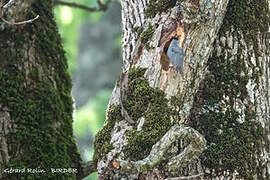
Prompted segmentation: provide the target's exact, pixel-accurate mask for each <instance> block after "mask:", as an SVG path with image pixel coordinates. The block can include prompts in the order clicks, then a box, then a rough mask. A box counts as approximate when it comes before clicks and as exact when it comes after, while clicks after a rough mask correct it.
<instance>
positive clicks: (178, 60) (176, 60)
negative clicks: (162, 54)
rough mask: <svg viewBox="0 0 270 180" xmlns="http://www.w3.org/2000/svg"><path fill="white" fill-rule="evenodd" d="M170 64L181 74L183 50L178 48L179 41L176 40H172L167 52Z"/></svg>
mask: <svg viewBox="0 0 270 180" xmlns="http://www.w3.org/2000/svg"><path fill="white" fill-rule="evenodd" d="M167 55H168V57H169V60H170V62H171V63H172V64H173V66H174V67H175V68H176V69H178V70H179V71H180V72H181V73H182V69H183V63H184V51H183V48H181V47H180V46H179V41H178V39H177V38H173V40H172V41H171V43H170V46H169V48H168V51H167Z"/></svg>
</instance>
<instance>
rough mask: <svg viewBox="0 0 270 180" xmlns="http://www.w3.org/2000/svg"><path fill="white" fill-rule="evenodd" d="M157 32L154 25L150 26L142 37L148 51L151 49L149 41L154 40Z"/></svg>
mask: <svg viewBox="0 0 270 180" xmlns="http://www.w3.org/2000/svg"><path fill="white" fill-rule="evenodd" d="M154 32H155V28H154V26H152V25H149V26H148V28H147V29H146V30H145V31H143V32H142V33H141V35H140V38H141V42H142V44H144V45H145V47H146V48H147V49H150V45H149V41H150V40H151V39H152V37H153V35H154Z"/></svg>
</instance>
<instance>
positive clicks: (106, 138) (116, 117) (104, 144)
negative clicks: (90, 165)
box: [93, 105, 122, 163]
mask: <svg viewBox="0 0 270 180" xmlns="http://www.w3.org/2000/svg"><path fill="white" fill-rule="evenodd" d="M121 119H122V116H121V107H120V106H114V105H112V106H110V108H109V110H108V118H107V120H106V123H105V125H104V127H103V128H102V129H101V130H100V131H99V132H98V133H97V135H96V137H95V142H94V158H93V159H94V162H95V163H97V161H98V160H99V159H101V158H102V156H105V155H106V154H107V153H108V152H110V150H112V149H113V146H112V144H111V143H110V141H111V131H112V129H113V127H114V125H115V123H116V122H117V121H121Z"/></svg>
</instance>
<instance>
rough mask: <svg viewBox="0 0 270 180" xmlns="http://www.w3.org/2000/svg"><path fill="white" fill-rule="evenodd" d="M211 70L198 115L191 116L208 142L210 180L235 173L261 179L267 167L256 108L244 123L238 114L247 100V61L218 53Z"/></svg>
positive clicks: (204, 158)
mask: <svg viewBox="0 0 270 180" xmlns="http://www.w3.org/2000/svg"><path fill="white" fill-rule="evenodd" d="M208 66H209V71H210V74H208V75H207V76H206V78H205V80H204V82H203V83H204V86H203V87H202V88H201V89H200V97H199V98H198V99H196V100H195V102H194V104H195V107H193V108H194V109H193V112H197V113H195V114H192V115H191V118H192V120H191V122H192V124H191V126H192V127H194V128H195V129H197V130H199V132H200V133H202V134H203V135H204V136H205V138H206V140H207V149H206V150H205V151H204V153H203V155H202V157H201V159H202V164H203V165H204V166H205V167H207V168H209V169H210V170H212V171H211V172H212V174H209V176H210V177H213V176H215V175H217V176H219V175H222V174H223V173H224V172H229V173H230V174H231V175H232V174H233V172H234V171H237V172H238V173H239V176H240V177H241V178H244V179H253V176H254V175H255V174H256V175H257V176H258V177H261V176H262V169H263V166H262V165H258V164H257V160H258V159H259V158H260V153H261V149H262V144H261V142H262V138H263V128H262V126H261V124H260V123H259V122H257V121H256V114H255V112H254V111H252V110H251V109H252V108H251V106H252V104H248V105H247V107H246V112H245V113H244V117H242V118H244V119H243V120H244V121H243V122H240V121H238V119H240V114H239V113H238V112H237V111H235V104H234V103H235V100H236V99H238V100H239V101H242V102H243V101H244V100H245V99H246V98H247V89H246V85H247V83H248V74H247V69H246V66H245V65H244V60H243V59H241V58H240V57H238V58H236V59H234V60H228V59H225V58H224V57H222V56H220V57H217V56H216V54H215V53H214V54H213V55H212V57H211V58H210V59H209V61H208ZM241 74H242V75H241ZM224 97H228V98H227V100H224ZM221 101H223V103H221ZM198 104H200V105H199V106H198V107H196V106H197V105H198ZM256 156H257V157H256ZM259 179H260V178H259Z"/></svg>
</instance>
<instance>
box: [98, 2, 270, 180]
mask: <svg viewBox="0 0 270 180" xmlns="http://www.w3.org/2000/svg"><path fill="white" fill-rule="evenodd" d="M269 15H270V14H269V2H268V1H267V0H259V1H255V0H245V1H241V2H240V1H237V0H230V1H229V2H228V1H227V0H217V1H208V0H200V1H199V0H192V1H188V0H183V1H168V0H158V1H152V0H149V1H146V0H134V1H127V0H122V21H123V61H124V64H123V72H122V74H121V76H120V79H119V81H118V82H117V83H116V86H115V89H114V91H113V94H112V98H111V100H110V103H109V105H108V110H107V119H106V124H105V126H104V127H103V129H102V130H101V131H100V132H99V133H98V134H97V136H96V139H95V154H94V161H95V163H96V164H97V170H98V173H99V178H100V179H113V178H115V179H118V178H123V179H168V178H178V179H183V178H194V179H196V178H197V179H200V178H201V179H203V178H204V179H215V178H217V179H218V178H223V179H224V178H225V179H269V173H270V165H269V152H270V149H269V139H270V138H269V136H270V132H269V119H270V116H269V114H270V112H269V111H270V110H269V109H270V107H269V105H270V99H269V93H270V89H269V73H270V72H269V71H270V70H269V63H270V58H269V44H270V43H269V38H270V36H269ZM173 37H177V38H178V40H179V42H180V43H179V46H180V48H183V50H184V64H183V68H182V69H181V70H177V69H176V68H175V67H173V66H172V65H171V64H170V60H169V58H168V56H167V50H168V47H169V45H170V42H171V40H172V38H173ZM186 176H187V177H186Z"/></svg>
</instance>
